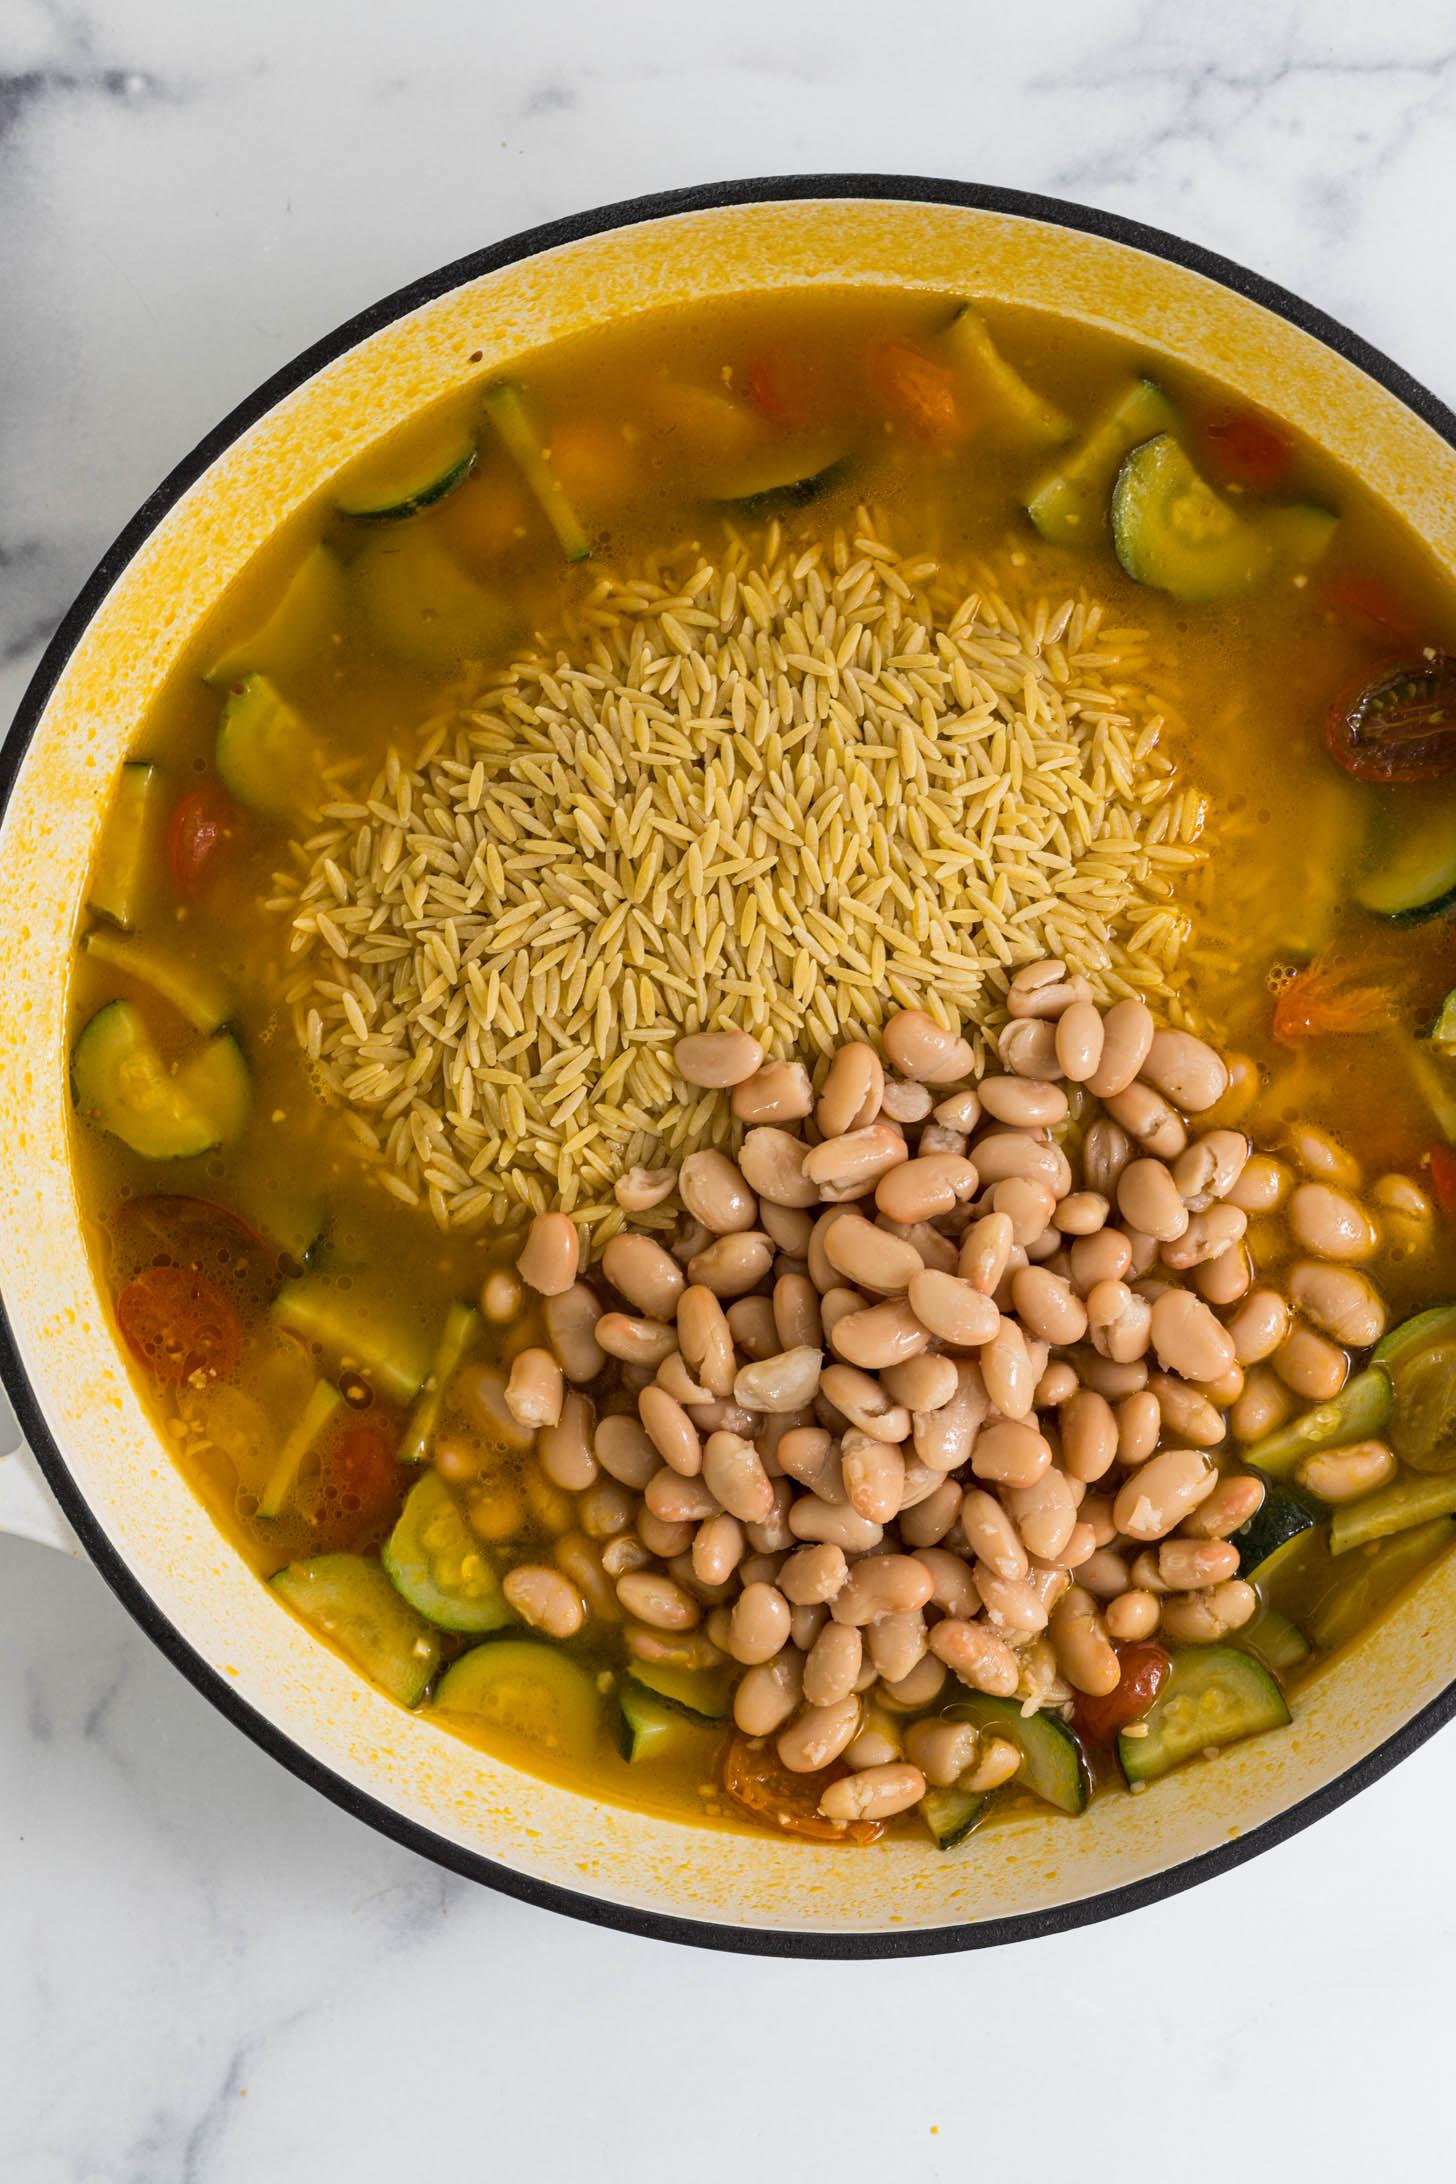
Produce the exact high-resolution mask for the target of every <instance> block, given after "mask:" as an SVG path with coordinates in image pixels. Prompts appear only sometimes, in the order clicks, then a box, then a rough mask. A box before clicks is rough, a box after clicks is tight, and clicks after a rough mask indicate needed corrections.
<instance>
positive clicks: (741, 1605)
mask: <svg viewBox="0 0 1456 2184" xmlns="http://www.w3.org/2000/svg"><path fill="white" fill-rule="evenodd" d="M788 1639H789V1603H788V1601H787V1600H785V1598H784V1596H783V1594H782V1593H781V1592H779V1591H778V1589H777V1588H776V1587H775V1586H773V1585H768V1584H764V1583H763V1582H762V1581H758V1582H755V1583H753V1584H749V1585H745V1586H744V1588H743V1590H742V1592H741V1593H740V1594H739V1595H738V1598H737V1599H736V1600H735V1601H734V1603H733V1608H732V1612H731V1614H730V1616H729V1625H728V1651H729V1652H730V1653H731V1654H732V1656H733V1658H734V1660H735V1661H742V1662H743V1663H745V1665H746V1666H748V1667H750V1668H756V1667H759V1666H761V1665H762V1664H763V1663H764V1662H765V1661H771V1660H772V1659H773V1658H774V1656H775V1654H776V1653H778V1651H779V1650H780V1648H781V1647H782V1646H785V1645H787V1643H788ZM807 1674H808V1668H807V1663H806V1665H805V1676H806V1679H807Z"/></svg>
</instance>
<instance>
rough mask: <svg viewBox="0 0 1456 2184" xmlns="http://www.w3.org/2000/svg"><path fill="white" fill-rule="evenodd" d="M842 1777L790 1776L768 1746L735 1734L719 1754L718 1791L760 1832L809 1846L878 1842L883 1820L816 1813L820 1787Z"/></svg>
mask: <svg viewBox="0 0 1456 2184" xmlns="http://www.w3.org/2000/svg"><path fill="white" fill-rule="evenodd" d="M844 1771H845V1770H844V1769H843V1768H842V1767H825V1768H824V1769H822V1770H821V1772H820V1773H818V1774H792V1773H791V1772H790V1771H789V1769H788V1768H787V1767H785V1766H784V1765H783V1763H782V1761H781V1760H780V1759H779V1756H778V1754H777V1752H775V1750H774V1748H773V1746H772V1744H770V1743H769V1742H768V1741H767V1740H763V1741H760V1740H759V1739H758V1738H756V1737H746V1736H744V1735H743V1734H742V1733H741V1732H740V1733H737V1734H735V1735H734V1736H732V1737H730V1738H729V1740H728V1745H727V1748H726V1750H725V1751H724V1754H723V1787H724V1789H725V1790H726V1791H727V1793H728V1795H729V1797H731V1798H732V1800H733V1802H734V1804H735V1805H737V1806H738V1807H739V1809H740V1810H741V1811H743V1812H746V1813H747V1814H748V1815H749V1816H750V1818H752V1819H754V1820H757V1821H759V1822H761V1824H762V1825H763V1826H764V1827H770V1828H777V1829H779V1831H780V1832H781V1833H782V1834H784V1835H800V1836H803V1837H804V1838H805V1839H806V1840H807V1841H808V1842H811V1843H874V1842H878V1840H879V1838H880V1837H881V1836H882V1835H883V1834H884V1832H885V1823H884V1821H883V1820H826V1819H825V1817H824V1815H823V1813H822V1812H820V1810H819V1800H820V1798H821V1797H822V1796H823V1794H824V1791H825V1788H826V1786H827V1785H828V1784H829V1783H831V1782H833V1781H836V1780H837V1779H838V1777H839V1776H840V1775H842V1774H843V1773H844Z"/></svg>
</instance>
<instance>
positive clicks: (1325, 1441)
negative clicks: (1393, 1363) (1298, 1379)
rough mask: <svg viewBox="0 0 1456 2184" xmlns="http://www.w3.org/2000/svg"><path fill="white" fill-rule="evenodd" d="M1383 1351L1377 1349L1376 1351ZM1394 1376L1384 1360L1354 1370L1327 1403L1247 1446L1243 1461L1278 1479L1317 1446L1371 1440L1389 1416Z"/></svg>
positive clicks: (1284, 1475) (1283, 1476)
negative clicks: (1387, 1368)
mask: <svg viewBox="0 0 1456 2184" xmlns="http://www.w3.org/2000/svg"><path fill="white" fill-rule="evenodd" d="M1375 1355H1376V1357H1377V1358H1378V1357H1379V1355H1380V1352H1379V1350H1378V1349H1377V1351H1376V1352H1375ZM1390 1403H1391V1393H1390V1377H1389V1375H1388V1374H1387V1372H1386V1371H1385V1368H1384V1366H1383V1365H1380V1364H1374V1365H1367V1366H1366V1368H1365V1370H1364V1372H1363V1373H1356V1375H1355V1377H1354V1379H1353V1380H1350V1381H1347V1382H1346V1384H1345V1386H1344V1387H1343V1388H1342V1389H1341V1390H1340V1392H1339V1394H1338V1395H1337V1396H1334V1397H1332V1398H1331V1400H1330V1401H1329V1402H1328V1403H1317V1404H1316V1405H1315V1407H1314V1409H1313V1410H1309V1411H1306V1412H1305V1414H1304V1416H1303V1417H1302V1418H1296V1419H1295V1421H1294V1423H1293V1425H1289V1426H1281V1427H1280V1428H1279V1431H1278V1432H1277V1433H1270V1434H1266V1436H1265V1437H1264V1439H1263V1440H1262V1441H1255V1443H1254V1445H1253V1447H1252V1448H1248V1449H1246V1450H1245V1451H1244V1461H1245V1462H1246V1463H1249V1464H1252V1465H1254V1467H1255V1468H1256V1470H1259V1471H1266V1472H1268V1474H1269V1476H1270V1477H1271V1478H1274V1479H1286V1478H1288V1477H1289V1475H1290V1473H1291V1472H1292V1471H1293V1470H1294V1469H1295V1468H1296V1466H1297V1465H1298V1464H1299V1463H1301V1462H1302V1461H1303V1459H1304V1458H1305V1457H1306V1456H1312V1455H1313V1454H1314V1453H1315V1451H1316V1450H1317V1449H1322V1448H1338V1447H1339V1446H1340V1445H1341V1444H1342V1443H1344V1442H1346V1441H1368V1440H1370V1438H1371V1437H1372V1435H1374V1434H1377V1433H1379V1432H1380V1430H1381V1428H1382V1427H1383V1426H1384V1424H1385V1421H1386V1420H1387V1418H1389V1416H1390Z"/></svg>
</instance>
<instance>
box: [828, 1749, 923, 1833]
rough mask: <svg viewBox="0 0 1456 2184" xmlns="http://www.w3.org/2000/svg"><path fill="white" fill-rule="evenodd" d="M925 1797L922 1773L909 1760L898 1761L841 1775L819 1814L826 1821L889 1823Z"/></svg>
mask: <svg viewBox="0 0 1456 2184" xmlns="http://www.w3.org/2000/svg"><path fill="white" fill-rule="evenodd" d="M924 1795H925V1777H924V1775H923V1774H922V1773H921V1772H920V1769H919V1768H918V1767H913V1766H911V1764H910V1762H909V1761H908V1760H896V1761H894V1762H892V1763H891V1764H889V1765H886V1766H880V1767H862V1768H861V1769H860V1770H859V1772H858V1773H857V1774H848V1775H841V1777H840V1778H839V1780H838V1781H837V1782H831V1783H830V1785H829V1787H828V1789H826V1790H825V1792H824V1795H823V1796H822V1797H821V1798H820V1800H819V1810H820V1811H821V1812H822V1813H823V1815H824V1817H825V1819H826V1820H846V1821H847V1820H889V1819H892V1818H893V1816H894V1815H895V1814H896V1813H897V1812H908V1811H909V1809H910V1807H911V1806H912V1805H914V1804H918V1803H919V1801H920V1799H921V1798H922V1797H923V1796H924Z"/></svg>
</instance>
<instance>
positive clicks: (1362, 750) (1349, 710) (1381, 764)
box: [1325, 652, 1456, 781]
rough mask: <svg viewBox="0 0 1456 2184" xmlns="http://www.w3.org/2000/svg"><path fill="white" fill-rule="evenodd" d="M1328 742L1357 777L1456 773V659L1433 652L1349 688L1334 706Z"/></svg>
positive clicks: (1426, 777)
mask: <svg viewBox="0 0 1456 2184" xmlns="http://www.w3.org/2000/svg"><path fill="white" fill-rule="evenodd" d="M1325 747H1326V749H1327V750H1328V751H1329V754H1330V756H1331V758H1332V759H1333V760H1334V761H1335V764H1336V765H1337V766H1343V767H1344V769H1345V772H1346V773H1350V774H1353V775H1354V776H1355V778H1356V780H1357V781H1441V780H1445V779H1446V778H1448V777H1449V776H1450V775H1451V774H1453V773H1456V659H1453V658H1452V657H1451V656H1450V655H1449V654H1447V653H1440V652H1433V653H1430V654H1427V655H1423V656H1422V657H1421V659H1419V660H1418V661H1413V662H1410V663H1408V664H1406V665H1404V666H1397V667H1392V668H1390V669H1388V670H1387V671H1386V672H1385V673H1384V674H1382V675H1377V676H1376V678H1375V680H1374V681H1373V682H1367V683H1364V684H1362V685H1361V686H1360V688H1359V689H1357V690H1354V691H1345V692H1344V693H1343V694H1342V695H1341V696H1340V697H1338V698H1336V700H1335V702H1334V704H1333V705H1332V706H1331V707H1330V710H1329V717H1328V719H1327V720H1326V722H1325Z"/></svg>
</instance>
